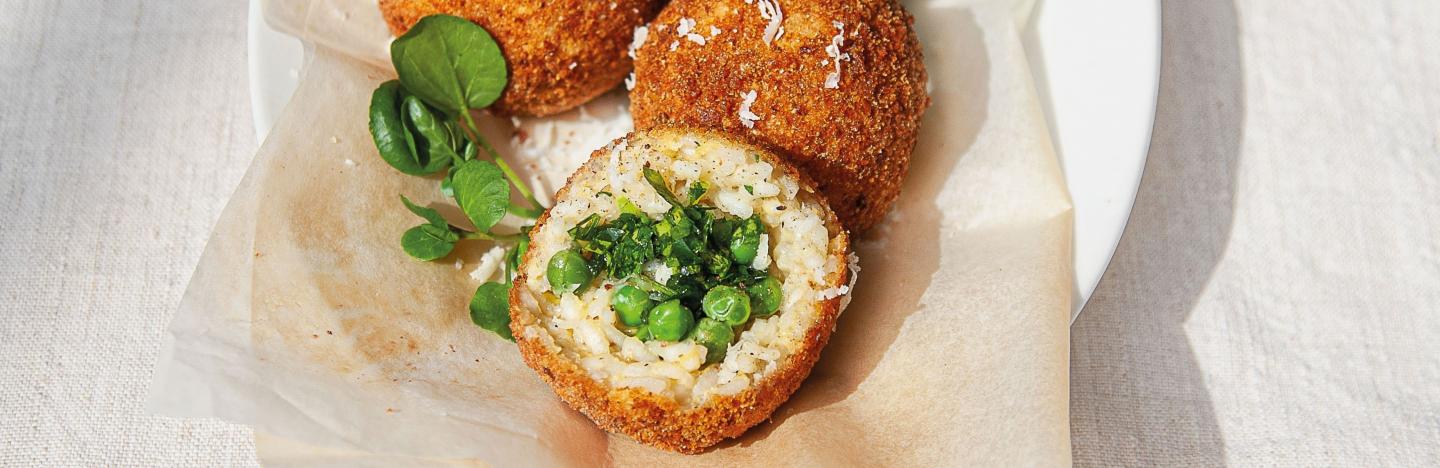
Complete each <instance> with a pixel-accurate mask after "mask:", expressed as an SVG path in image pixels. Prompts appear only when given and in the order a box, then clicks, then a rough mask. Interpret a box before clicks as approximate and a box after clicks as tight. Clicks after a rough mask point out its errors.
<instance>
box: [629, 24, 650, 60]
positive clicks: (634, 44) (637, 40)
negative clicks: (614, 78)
mask: <svg viewBox="0 0 1440 468" xmlns="http://www.w3.org/2000/svg"><path fill="white" fill-rule="evenodd" d="M648 37H650V28H647V27H645V26H636V27H635V33H634V36H633V37H632V38H631V39H630V51H629V53H630V58H632V59H633V58H635V51H637V50H640V46H643V45H645V39H646V38H648Z"/></svg>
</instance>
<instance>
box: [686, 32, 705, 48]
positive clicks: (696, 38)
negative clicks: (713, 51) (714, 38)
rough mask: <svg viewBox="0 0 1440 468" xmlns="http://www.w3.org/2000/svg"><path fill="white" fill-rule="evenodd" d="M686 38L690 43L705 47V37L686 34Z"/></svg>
mask: <svg viewBox="0 0 1440 468" xmlns="http://www.w3.org/2000/svg"><path fill="white" fill-rule="evenodd" d="M685 38H686V39H689V40H690V42H694V43H696V44H700V45H705V36H701V35H699V34H695V33H690V34H686V35H685Z"/></svg>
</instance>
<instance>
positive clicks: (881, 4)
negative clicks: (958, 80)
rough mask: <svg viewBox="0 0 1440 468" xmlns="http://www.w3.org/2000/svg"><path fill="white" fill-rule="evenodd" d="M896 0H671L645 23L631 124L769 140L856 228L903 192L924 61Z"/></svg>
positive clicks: (922, 104) (922, 97)
mask: <svg viewBox="0 0 1440 468" xmlns="http://www.w3.org/2000/svg"><path fill="white" fill-rule="evenodd" d="M913 21H914V19H913V18H912V17H911V16H910V15H909V14H908V13H906V12H905V10H904V8H902V7H901V6H900V4H899V3H898V2H897V1H895V0H676V1H673V2H671V3H670V5H669V6H667V7H666V8H665V9H664V10H662V11H661V12H660V15H659V16H658V17H657V18H655V20H654V21H653V22H651V24H650V25H649V26H648V29H649V31H648V34H647V36H648V37H647V38H646V41H645V43H644V44H643V46H641V47H640V48H639V49H638V50H637V52H636V57H635V81H634V90H633V91H632V92H631V94H630V98H631V110H632V112H633V114H634V118H635V128H637V129H641V130H643V129H648V128H654V127H661V126H683V127H697V128H707V129H715V130H719V131H723V132H727V133H731V134H735V135H740V136H742V137H744V138H745V139H747V140H749V141H750V142H752V143H755V144H759V145H762V146H767V147H770V148H773V149H775V150H777V151H779V152H780V153H782V154H783V155H785V156H786V157H787V158H789V159H790V161H791V162H792V163H794V164H796V165H797V166H799V167H800V168H801V170H802V171H804V172H805V173H806V174H807V175H809V176H810V177H811V178H812V179H814V180H815V181H816V182H817V183H818V184H819V190H820V192H821V193H823V194H825V196H826V198H827V199H828V200H829V202H830V206H831V207H832V208H834V210H835V211H836V212H837V213H838V214H839V216H840V220H841V222H842V223H843V224H844V225H845V226H846V227H847V228H849V229H851V230H852V231H853V232H857V233H858V232H863V231H865V230H866V229H868V228H870V227H871V226H873V225H875V224H876V223H877V222H879V221H880V220H881V219H882V218H883V217H884V216H885V213H886V212H887V211H888V210H889V209H890V206H891V205H892V204H893V203H894V202H895V199H896V197H898V196H899V194H900V186H901V183H902V182H903V179H904V177H905V174H906V172H907V170H908V168H909V165H910V153H911V151H912V150H913V149H914V148H915V139H916V134H917V132H918V130H919V125H920V118H921V115H922V114H923V113H924V111H925V108H926V107H927V106H929V104H930V98H929V96H928V95H927V94H926V91H925V83H926V76H925V64H924V62H923V61H922V60H921V51H920V43H919V41H918V39H917V38H916V36H915V31H914V29H913V28H912V27H911V26H912V23H913Z"/></svg>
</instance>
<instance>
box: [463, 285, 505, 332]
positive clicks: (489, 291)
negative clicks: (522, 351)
mask: <svg viewBox="0 0 1440 468" xmlns="http://www.w3.org/2000/svg"><path fill="white" fill-rule="evenodd" d="M470 321H472V322H475V324H476V325H479V326H480V328H484V329H486V330H490V331H492V332H495V334H497V335H500V337H501V338H505V339H507V340H510V341H515V336H514V335H511V334H510V285H509V284H505V283H485V284H481V285H480V287H479V288H477V289H475V297H472V298H470Z"/></svg>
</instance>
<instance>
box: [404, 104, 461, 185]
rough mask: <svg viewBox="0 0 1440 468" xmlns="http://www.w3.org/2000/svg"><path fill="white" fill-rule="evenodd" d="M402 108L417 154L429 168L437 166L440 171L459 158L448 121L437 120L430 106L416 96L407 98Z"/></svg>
mask: <svg viewBox="0 0 1440 468" xmlns="http://www.w3.org/2000/svg"><path fill="white" fill-rule="evenodd" d="M401 106H402V108H403V109H404V111H405V122H406V123H407V124H408V125H406V128H407V129H408V130H409V131H410V137H411V139H412V140H413V141H414V143H415V154H416V155H417V156H420V159H421V161H422V162H423V163H424V164H425V165H426V166H427V167H428V166H436V168H435V169H436V171H438V170H439V169H440V168H441V167H445V166H447V165H449V164H450V162H451V161H454V160H455V158H457V157H458V156H459V154H458V153H456V152H455V143H457V141H456V140H453V139H451V138H450V136H451V135H450V128H449V126H448V124H447V121H446V120H442V119H438V118H436V117H435V113H434V112H433V111H431V110H430V106H427V105H425V103H424V102H421V101H420V98H418V97H415V96H405V100H404V101H402V102H401ZM432 172H434V171H432Z"/></svg>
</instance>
